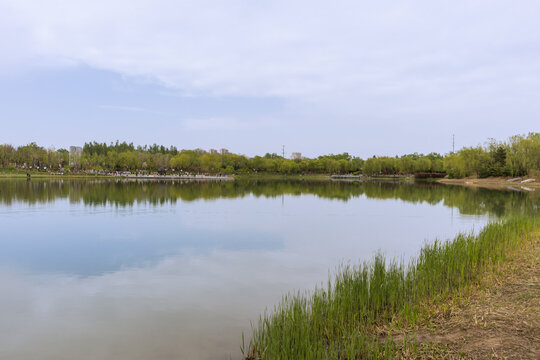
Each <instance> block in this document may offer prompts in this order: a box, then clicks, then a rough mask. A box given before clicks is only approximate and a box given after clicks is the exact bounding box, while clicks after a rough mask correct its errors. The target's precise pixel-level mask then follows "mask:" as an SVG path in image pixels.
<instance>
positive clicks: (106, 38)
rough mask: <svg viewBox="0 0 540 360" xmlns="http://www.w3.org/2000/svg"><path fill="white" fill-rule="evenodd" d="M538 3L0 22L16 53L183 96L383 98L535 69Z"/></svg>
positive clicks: (117, 14) (223, 7)
mask: <svg viewBox="0 0 540 360" xmlns="http://www.w3.org/2000/svg"><path fill="white" fill-rule="evenodd" d="M534 10H540V5H538V3H537V2H532V1H525V2H520V3H519V4H514V5H513V6H512V9H508V8H507V3H506V2H504V1H474V2H470V1H465V2H459V1H458V2H452V3H451V4H448V5H445V4H443V3H438V2H437V3H433V2H431V1H412V2H403V3H399V4H396V3H394V2H385V1H382V2H377V3H376V4H373V3H370V2H357V1H340V2H337V3H332V4H330V3H328V2H321V1H298V2H294V3H291V2H285V1H272V2H269V1H267V2H263V1H241V0H236V1H227V2H221V1H182V2H178V1H157V2H156V1H124V0H120V1H114V2H111V1H87V2H84V3H83V2H80V1H78V2H73V1H67V0H56V1H48V2H42V1H4V5H3V6H2V13H3V14H4V15H3V16H2V19H1V20H2V21H1V22H2V23H4V29H2V30H3V31H2V32H3V34H4V35H5V34H8V33H11V34H12V36H3V38H2V44H3V46H7V48H8V49H9V50H10V53H12V54H16V55H14V56H16V57H15V58H18V59H21V57H26V58H27V59H28V61H32V60H34V61H39V62H41V61H43V59H48V60H49V61H50V59H54V60H55V61H57V62H61V63H63V62H66V61H68V62H73V61H74V62H78V63H82V64H88V65H90V66H94V67H97V68H103V69H107V70H113V71H117V72H120V73H123V74H127V75H133V76H143V77H149V78H153V79H157V80H159V81H160V82H162V83H164V84H167V85H169V86H171V87H175V88H180V89H183V90H185V91H186V92H190V93H191V92H195V93H199V92H201V93H210V94H240V95H245V94H249V95H277V96H301V97H302V96H303V97H311V98H325V97H328V96H330V95H331V94H332V93H335V92H337V93H338V94H340V95H345V94H350V93H353V94H355V95H358V96H364V95H370V96H376V97H378V96H382V97H384V96H391V95H395V94H404V93H407V92H408V91H414V92H419V91H420V92H421V91H422V88H423V91H424V92H425V93H426V95H428V94H430V93H432V89H431V88H434V90H435V91H437V90H441V89H443V88H444V87H445V86H446V85H452V84H455V82H456V80H457V81H459V79H460V78H466V77H467V76H470V75H471V74H476V75H477V76H480V78H479V79H476V80H475V82H478V81H479V80H489V76H490V75H491V74H493V73H490V74H488V75H482V74H481V73H480V71H479V70H481V69H484V68H488V69H489V68H495V69H494V70H495V71H497V70H499V69H501V68H502V69H503V70H508V69H505V67H506V66H511V69H513V70H515V71H517V72H519V71H518V70H519V69H516V67H515V66H516V65H517V64H516V62H517V63H519V65H520V67H521V68H522V69H521V70H524V69H527V68H529V67H531V66H534V64H535V63H536V62H537V60H538V55H539V54H538V49H536V50H537V51H536V52H534V53H532V54H531V53H530V52H529V49H528V48H529V45H531V44H537V45H538V42H537V40H536V34H537V33H538V30H539V26H538V25H537V21H536V20H537V19H536V16H534V14H535V13H536V14H537V13H538V12H537V11H534ZM6 23H7V24H8V25H5V24H6ZM21 39H23V40H24V41H22V42H21ZM516 47H521V48H522V49H523V50H524V54H521V56H519V57H518V58H516V53H515V51H512V49H515V48H516ZM510 51H512V52H510ZM426 69H427V70H426ZM429 69H431V71H430V70H429ZM534 71H535V72H537V71H538V68H537V67H536V68H534ZM494 74H497V72H495V73H494ZM514 75H515V74H514ZM435 95H438V94H435Z"/></svg>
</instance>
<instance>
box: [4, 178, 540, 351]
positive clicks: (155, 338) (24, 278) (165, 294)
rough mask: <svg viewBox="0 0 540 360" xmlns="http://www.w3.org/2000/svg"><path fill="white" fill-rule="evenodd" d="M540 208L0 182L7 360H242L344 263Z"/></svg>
mask: <svg viewBox="0 0 540 360" xmlns="http://www.w3.org/2000/svg"><path fill="white" fill-rule="evenodd" d="M539 208H540V201H539V198H538V197H534V196H531V195H528V194H525V193H521V192H515V191H493V190H471V189H466V188H461V187H450V186H436V185H428V184H421V185H413V184H401V185H399V184H395V183H364V184H361V183H350V182H340V183H336V182H285V181H280V182H228V183H216V182H205V183H201V182H198V183H178V182H176V183H172V182H116V181H34V180H32V181H30V182H26V181H6V180H4V181H0V245H1V250H0V318H1V319H2V321H1V322H0V358H1V359H11V360H19V359H41V360H48V359H51V360H52V359H54V360H62V359H66V360H67V359H69V360H72V359H78V360H86V359H89V360H90V359H92V360H94V359H101V360H108V359H111V360H113V359H114V360H124V359H125V360H128V359H129V360H138V359H141V360H143V359H144V360H148V359H152V360H159V359H191V360H197V359H229V357H230V356H232V358H239V345H240V341H241V333H242V331H244V332H246V333H249V332H250V321H252V320H256V319H257V317H258V314H259V313H261V312H262V311H264V309H265V307H267V306H271V305H272V304H275V303H277V302H278V301H279V299H280V298H281V296H282V295H283V294H285V293H286V292H288V291H291V290H298V289H300V290H301V289H312V288H314V287H315V286H316V285H318V284H321V282H323V281H325V280H326V279H327V278H328V271H329V270H334V269H335V268H336V267H337V266H338V265H339V264H340V263H343V262H348V261H352V262H354V263H356V262H359V261H363V260H367V259H370V258H372V256H373V254H374V253H375V252H376V251H378V250H380V251H382V252H384V253H385V254H387V255H389V256H390V257H398V258H404V259H407V258H409V257H410V256H414V255H416V254H417V252H418V250H419V248H420V247H421V246H422V244H423V243H424V242H425V241H432V240H434V239H435V238H440V239H445V238H448V237H452V236H454V235H455V234H456V233H458V232H460V231H471V230H473V229H479V228H481V227H482V225H483V224H485V223H486V222H487V221H488V220H489V219H491V218H498V217H502V216H508V215H512V214H519V213H527V212H535V211H538V209H539Z"/></svg>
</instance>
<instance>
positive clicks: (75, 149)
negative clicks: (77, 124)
mask: <svg viewBox="0 0 540 360" xmlns="http://www.w3.org/2000/svg"><path fill="white" fill-rule="evenodd" d="M82 150H83V149H82V147H80V146H70V147H69V165H71V166H73V165H75V164H79V163H80V161H81V155H82Z"/></svg>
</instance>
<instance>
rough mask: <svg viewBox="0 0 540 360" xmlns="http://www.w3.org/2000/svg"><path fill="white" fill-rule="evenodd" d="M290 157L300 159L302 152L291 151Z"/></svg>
mask: <svg viewBox="0 0 540 360" xmlns="http://www.w3.org/2000/svg"><path fill="white" fill-rule="evenodd" d="M291 159H294V160H299V159H302V153H301V152H293V153H292V154H291Z"/></svg>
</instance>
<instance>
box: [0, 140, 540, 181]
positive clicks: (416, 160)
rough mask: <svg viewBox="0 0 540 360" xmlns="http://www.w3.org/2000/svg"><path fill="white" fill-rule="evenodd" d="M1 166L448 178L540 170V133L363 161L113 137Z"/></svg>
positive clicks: (28, 148)
mask: <svg viewBox="0 0 540 360" xmlns="http://www.w3.org/2000/svg"><path fill="white" fill-rule="evenodd" d="M0 166H1V167H3V168H38V169H65V168H75V169H77V170H104V171H138V172H175V173H182V172H187V173H213V174H215V173H228V174H233V173H278V174H347V173H363V174H366V175H408V174H417V173H442V174H444V173H447V174H448V175H449V176H450V177H466V176H479V177H486V176H510V175H512V176H522V175H526V174H531V173H534V172H535V171H539V170H540V133H530V134H529V135H527V136H520V135H517V136H513V137H511V138H510V139H509V140H508V141H507V142H498V141H495V140H490V141H488V143H487V144H486V145H485V146H477V147H466V148H463V149H461V150H459V151H458V152H455V153H449V154H446V155H445V156H442V155H440V154H437V153H430V154H428V155H423V154H417V153H414V154H409V155H403V156H400V157H398V156H396V157H388V156H380V157H376V156H374V157H371V158H369V159H367V160H362V159H360V158H358V157H353V156H351V155H349V154H348V153H343V154H338V155H324V156H319V157H317V158H312V159H307V158H302V159H287V158H284V157H281V156H279V155H277V154H266V155H265V156H255V157H252V158H250V157H247V156H244V155H238V154H230V153H225V154H217V153H209V152H205V151H203V150H200V149H197V150H178V149H177V148H176V147H174V146H170V147H168V148H167V147H164V146H160V145H155V144H154V145H152V146H137V147H135V146H134V145H133V143H129V144H128V143H126V142H122V143H120V142H118V141H117V142H116V143H111V144H106V143H97V142H92V143H86V144H85V145H84V147H83V149H82V152H79V153H72V154H70V153H69V152H68V151H67V150H66V149H59V150H55V149H45V148H43V147H40V146H38V145H36V144H35V143H31V144H28V145H24V146H19V147H16V148H15V147H13V146H11V145H0Z"/></svg>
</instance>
